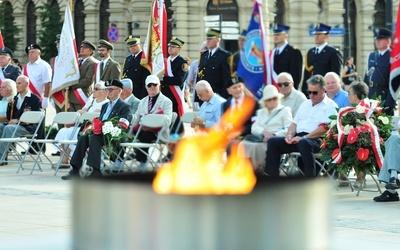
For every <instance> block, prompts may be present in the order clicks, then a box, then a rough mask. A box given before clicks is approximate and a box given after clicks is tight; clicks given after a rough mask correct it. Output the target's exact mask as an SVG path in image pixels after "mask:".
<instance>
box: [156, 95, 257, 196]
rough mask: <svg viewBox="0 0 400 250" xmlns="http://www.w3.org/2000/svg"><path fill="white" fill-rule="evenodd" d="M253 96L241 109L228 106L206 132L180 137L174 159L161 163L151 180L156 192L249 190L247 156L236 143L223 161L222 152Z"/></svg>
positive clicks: (251, 181) (251, 179)
mask: <svg viewBox="0 0 400 250" xmlns="http://www.w3.org/2000/svg"><path fill="white" fill-rule="evenodd" d="M253 108H254V100H252V99H250V98H248V99H247V98H245V100H244V103H243V105H242V108H241V110H240V111H237V110H235V111H233V112H232V111H231V110H227V112H225V114H224V115H223V116H222V118H221V121H220V123H219V124H218V125H216V126H214V127H213V128H211V129H210V130H209V131H207V133H203V134H198V135H193V136H191V137H187V138H183V139H182V140H181V141H180V142H179V143H178V145H177V147H176V151H175V156H174V159H173V161H171V162H170V163H167V164H164V165H162V166H161V167H160V169H159V170H158V172H157V175H156V177H155V179H154V182H153V189H154V190H155V192H157V193H159V194H168V193H175V194H201V195H206V194H248V193H250V192H251V191H252V190H253V188H254V185H255V183H256V177H255V175H254V172H253V168H252V166H251V163H250V161H249V160H248V159H246V158H244V157H242V156H241V155H240V154H239V153H238V149H237V145H236V146H233V147H232V151H231V154H230V156H229V157H228V159H227V160H226V162H225V161H224V159H223V158H224V157H223V156H224V153H225V150H226V147H227V145H228V143H229V141H230V140H231V138H232V137H235V136H236V135H238V134H239V133H240V132H238V131H241V128H242V126H243V123H244V122H245V121H246V120H247V117H246V116H249V115H250V114H252V112H253Z"/></svg>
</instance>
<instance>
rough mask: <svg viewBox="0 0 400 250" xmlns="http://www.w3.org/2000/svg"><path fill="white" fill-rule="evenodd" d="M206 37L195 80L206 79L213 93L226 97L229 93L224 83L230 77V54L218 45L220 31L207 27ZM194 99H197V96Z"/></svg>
mask: <svg viewBox="0 0 400 250" xmlns="http://www.w3.org/2000/svg"><path fill="white" fill-rule="evenodd" d="M206 39H207V40H206V44H207V48H208V51H205V52H204V53H203V54H202V55H201V57H200V62H199V70H198V73H197V79H196V80H197V81H201V80H206V81H207V82H208V83H209V84H210V85H211V87H212V89H213V91H214V92H215V93H217V94H219V95H220V96H222V97H224V98H228V97H229V94H228V92H227V90H226V83H227V82H228V80H229V79H230V78H231V71H230V67H229V61H228V60H229V57H230V56H231V55H232V54H231V52H229V51H226V50H224V49H222V48H221V47H220V46H219V44H220V42H221V31H219V30H217V29H209V30H208V31H207V34H206ZM195 101H198V99H197V97H196V100H195Z"/></svg>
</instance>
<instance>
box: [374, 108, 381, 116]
mask: <svg viewBox="0 0 400 250" xmlns="http://www.w3.org/2000/svg"><path fill="white" fill-rule="evenodd" d="M382 111H383V109H382V108H381V107H377V108H375V110H374V112H375V113H376V114H378V115H380V114H381V113H382Z"/></svg>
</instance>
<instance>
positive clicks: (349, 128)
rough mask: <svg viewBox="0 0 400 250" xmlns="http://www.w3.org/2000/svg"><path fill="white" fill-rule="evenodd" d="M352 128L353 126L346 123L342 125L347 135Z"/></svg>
mask: <svg viewBox="0 0 400 250" xmlns="http://www.w3.org/2000/svg"><path fill="white" fill-rule="evenodd" d="M352 129H353V126H351V125H349V124H347V125H346V126H344V129H343V130H344V134H346V135H348V134H349V133H350V130H352Z"/></svg>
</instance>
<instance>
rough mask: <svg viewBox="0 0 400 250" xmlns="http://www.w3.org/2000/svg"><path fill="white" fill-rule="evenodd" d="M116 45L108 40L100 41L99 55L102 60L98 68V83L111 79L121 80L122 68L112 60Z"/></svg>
mask: <svg viewBox="0 0 400 250" xmlns="http://www.w3.org/2000/svg"><path fill="white" fill-rule="evenodd" d="M113 50H114V45H112V44H111V43H109V42H108V41H106V40H103V39H100V40H99V43H98V45H97V53H98V54H99V56H100V58H101V60H100V62H99V63H98V64H97V68H96V77H95V79H96V81H95V82H96V83H97V82H98V81H100V80H101V81H104V82H106V81H108V80H111V79H121V66H120V65H119V63H118V62H116V61H114V60H113V59H112V58H111V52H112V51H113Z"/></svg>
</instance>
